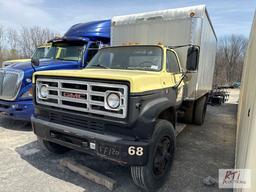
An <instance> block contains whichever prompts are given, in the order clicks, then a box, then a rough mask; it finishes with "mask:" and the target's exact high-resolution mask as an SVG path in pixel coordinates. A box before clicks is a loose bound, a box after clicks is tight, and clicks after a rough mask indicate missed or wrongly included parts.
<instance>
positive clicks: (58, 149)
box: [39, 139, 70, 154]
mask: <svg viewBox="0 0 256 192" xmlns="http://www.w3.org/2000/svg"><path fill="white" fill-rule="evenodd" d="M39 141H41V143H42V144H43V146H44V147H45V148H46V149H47V150H48V151H49V152H51V153H55V154H64V153H66V152H68V151H70V149H69V148H67V147H64V146H61V145H59V144H56V143H53V142H50V141H46V140H41V139H39Z"/></svg>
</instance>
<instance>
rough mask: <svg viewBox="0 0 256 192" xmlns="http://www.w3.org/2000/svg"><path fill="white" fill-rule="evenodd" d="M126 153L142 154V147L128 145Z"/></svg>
mask: <svg viewBox="0 0 256 192" xmlns="http://www.w3.org/2000/svg"><path fill="white" fill-rule="evenodd" d="M128 154H129V155H137V156H142V155H143V148H142V147H134V146H130V147H129V148H128Z"/></svg>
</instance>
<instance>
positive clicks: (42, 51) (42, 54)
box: [32, 46, 50, 59]
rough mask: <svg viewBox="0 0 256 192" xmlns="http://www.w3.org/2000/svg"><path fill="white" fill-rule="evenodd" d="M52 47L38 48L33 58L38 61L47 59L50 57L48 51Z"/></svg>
mask: <svg viewBox="0 0 256 192" xmlns="http://www.w3.org/2000/svg"><path fill="white" fill-rule="evenodd" d="M49 49H50V47H49V46H46V47H38V48H37V49H36V51H35V52H34V54H33V56H32V57H33V58H37V59H42V58H47V57H49V55H48V51H49Z"/></svg>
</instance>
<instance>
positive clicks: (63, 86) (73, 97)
mask: <svg viewBox="0 0 256 192" xmlns="http://www.w3.org/2000/svg"><path fill="white" fill-rule="evenodd" d="M42 85H44V86H47V90H48V96H47V97H46V98H42V97H40V95H39V93H38V92H39V89H40V87H41V86H42ZM110 92H114V93H118V94H119V95H120V98H121V101H120V106H119V107H118V108H117V109H115V110H111V109H109V108H106V96H107V94H108V93H110ZM127 97H128V86H127V85H123V84H112V83H100V82H91V81H86V80H63V79H49V78H41V77H40V78H38V79H37V80H36V102H37V103H39V104H43V105H48V106H53V107H57V108H63V109H69V110H73V111H80V112H86V113H93V114H98V115H106V116H111V117H118V118H125V117H126V115H127Z"/></svg>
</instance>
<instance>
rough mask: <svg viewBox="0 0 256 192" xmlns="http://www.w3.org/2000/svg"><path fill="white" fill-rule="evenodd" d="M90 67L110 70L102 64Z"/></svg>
mask: <svg viewBox="0 0 256 192" xmlns="http://www.w3.org/2000/svg"><path fill="white" fill-rule="evenodd" d="M90 67H99V68H104V69H109V67H106V66H104V65H101V64H96V65H91V66H90Z"/></svg>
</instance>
